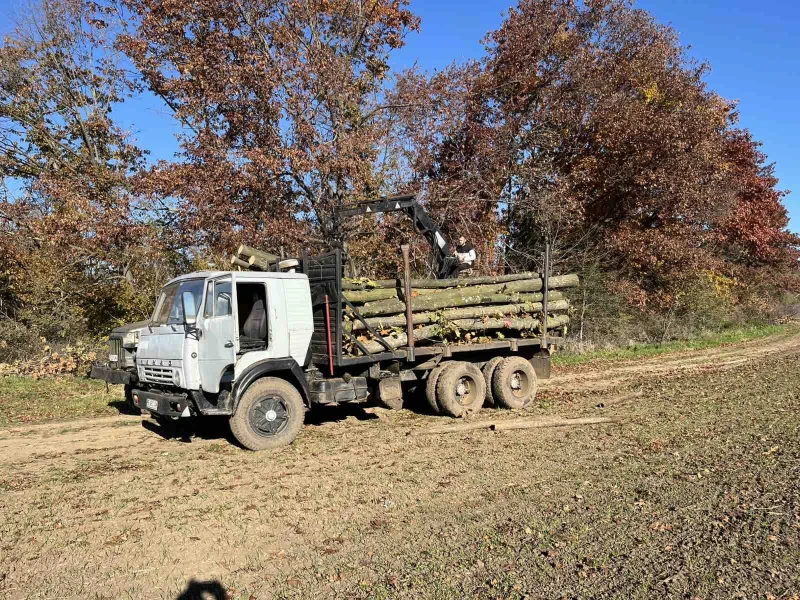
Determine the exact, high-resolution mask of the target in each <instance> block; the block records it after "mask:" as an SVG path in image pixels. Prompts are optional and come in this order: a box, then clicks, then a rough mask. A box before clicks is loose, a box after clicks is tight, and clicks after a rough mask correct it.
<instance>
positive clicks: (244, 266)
mask: <svg viewBox="0 0 800 600" xmlns="http://www.w3.org/2000/svg"><path fill="white" fill-rule="evenodd" d="M231 265H232V266H234V267H241V268H242V269H249V268H250V263H248V262H247V261H244V260H242V259H241V258H239V257H238V256H231Z"/></svg>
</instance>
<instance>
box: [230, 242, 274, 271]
mask: <svg viewBox="0 0 800 600" xmlns="http://www.w3.org/2000/svg"><path fill="white" fill-rule="evenodd" d="M236 254H238V255H239V256H240V257H244V258H245V259H253V258H255V259H256V260H255V261H253V260H249V261H248V262H249V263H250V264H251V265H252V264H256V262H258V263H259V266H260V263H267V264H269V263H271V262H275V261H276V260H278V255H277V254H270V253H269V252H264V251H262V250H257V249H256V248H251V247H250V246H245V245H244V244H242V245H241V246H239V249H238V250H237V251H236Z"/></svg>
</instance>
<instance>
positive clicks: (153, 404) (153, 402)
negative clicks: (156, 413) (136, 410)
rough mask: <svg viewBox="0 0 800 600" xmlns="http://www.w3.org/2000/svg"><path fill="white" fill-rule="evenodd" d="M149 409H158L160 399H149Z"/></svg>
mask: <svg viewBox="0 0 800 600" xmlns="http://www.w3.org/2000/svg"><path fill="white" fill-rule="evenodd" d="M146 406H147V410H158V400H154V399H153V398H148V399H147V403H146Z"/></svg>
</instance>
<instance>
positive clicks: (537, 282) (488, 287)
mask: <svg viewBox="0 0 800 600" xmlns="http://www.w3.org/2000/svg"><path fill="white" fill-rule="evenodd" d="M578 283H579V280H578V276H577V275H558V276H556V277H551V278H550V280H549V287H550V289H551V290H554V289H559V288H567V287H575V286H576V285H578ZM423 289H424V288H419V291H422V290H423ZM541 289H542V280H541V279H539V278H536V279H519V280H514V281H507V282H502V283H489V284H482V285H468V286H462V287H457V288H446V289H437V290H430V291H428V293H430V292H431V291H432V292H434V293H436V294H437V295H438V294H448V295H450V294H458V293H464V292H467V291H468V292H469V293H471V294H514V293H520V292H538V291H540V290H541ZM423 293H424V292H423Z"/></svg>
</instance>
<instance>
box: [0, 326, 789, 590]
mask: <svg viewBox="0 0 800 600" xmlns="http://www.w3.org/2000/svg"><path fill="white" fill-rule="evenodd" d="M799 364H800V335H797V334H796V333H794V334H786V335H779V336H774V337H771V338H767V339H763V340H759V341H755V342H749V343H745V344H740V345H735V346H730V347H726V348H721V349H715V350H710V351H700V352H685V353H679V354H674V355H667V356H661V357H657V358H650V359H645V360H640V361H629V362H623V363H613V364H603V365H598V364H596V365H590V366H584V367H574V368H569V369H562V370H561V371H560V372H558V373H557V374H556V375H555V377H554V378H553V379H552V380H550V381H548V382H544V384H543V385H542V389H541V392H540V403H539V405H538V406H537V407H536V408H534V409H532V410H529V411H526V413H525V414H526V415H530V414H533V415H547V416H556V415H557V416H565V417H573V416H614V417H618V418H620V419H621V420H622V422H623V424H622V425H597V426H590V427H583V428H575V429H552V430H534V431H515V432H506V433H494V432H489V431H476V432H471V433H465V434H457V435H448V436H429V435H419V432H420V431H421V430H422V429H424V428H427V427H430V426H431V425H434V424H441V423H443V422H444V420H443V419H442V418H440V417H430V416H424V415H419V414H416V413H414V412H411V411H408V410H404V411H399V412H394V413H393V412H388V411H383V410H367V411H365V410H362V409H360V408H351V409H349V410H347V411H344V410H339V411H329V412H327V413H324V414H323V415H322V416H319V417H315V418H314V420H313V421H312V422H311V423H309V424H307V425H306V427H305V429H304V431H303V433H302V434H301V436H300V438H299V439H298V440H297V442H296V443H295V444H293V445H292V446H291V447H290V448H288V449H287V450H286V451H284V452H282V453H279V454H253V453H248V452H245V451H243V450H240V449H239V448H237V447H235V446H233V445H231V444H230V443H229V441H228V440H227V439H226V438H225V437H224V436H225V434H226V431H225V426H224V423H219V422H215V423H213V424H206V425H205V426H203V428H202V429H201V430H199V431H194V432H192V431H188V430H185V429H184V430H163V429H161V428H160V427H159V426H157V425H155V424H151V423H150V422H144V424H143V421H142V419H141V418H140V417H132V416H119V417H113V418H102V419H93V420H86V421H71V422H67V423H59V424H47V425H36V426H26V427H11V428H7V429H0V492H1V493H2V495H3V503H2V507H0V596H3V597H9V598H17V597H20V598H22V597H31V598H51V597H53V598H54V597H59V598H63V597H75V598H94V597H108V598H119V597H132V598H162V597H164V598H177V597H179V596H180V594H181V593H182V592H184V591H185V590H186V589H187V587H189V588H190V590H191V591H197V590H198V589H200V587H198V585H195V586H194V587H191V585H192V584H191V582H192V581H200V582H207V586H208V589H209V590H210V591H212V592H214V591H217V592H219V593H220V594H223V595H227V596H228V597H232V598H240V597H241V598H284V597H287V598H292V597H297V598H300V597H309V596H318V597H342V598H351V597H359V598H362V597H363V598H373V597H374V598H382V597H404V598H419V597H431V598H462V597H480V598H486V597H497V598H523V597H529V598H540V597H541V598H552V597H562V596H564V597H599V596H601V597H621V598H622V597H624V598H628V597H641V598H645V597H653V596H663V597H693V596H694V597H700V598H709V597H719V598H731V597H737V594H739V596H738V597H745V598H756V597H758V598H767V597H769V596H768V595H770V594H771V595H772V596H774V597H775V598H783V597H791V595H792V594H797V593H800V570H799V569H798V566H797V565H798V563H800V483H799V480H800V478H799V477H798V476H800V436H798V433H799V432H800V410H799V409H800V371H799V370H798V365H799ZM514 416H519V415H515V414H513V413H510V412H502V413H498V412H494V411H491V410H487V411H484V412H483V413H481V414H480V415H478V416H477V417H476V419H488V418H492V419H497V418H511V417H514ZM204 585H205V584H204ZM221 590H224V592H222V591H221ZM184 597H191V593H190V594H189V595H188V596H184ZM220 597H222V596H220Z"/></svg>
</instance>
